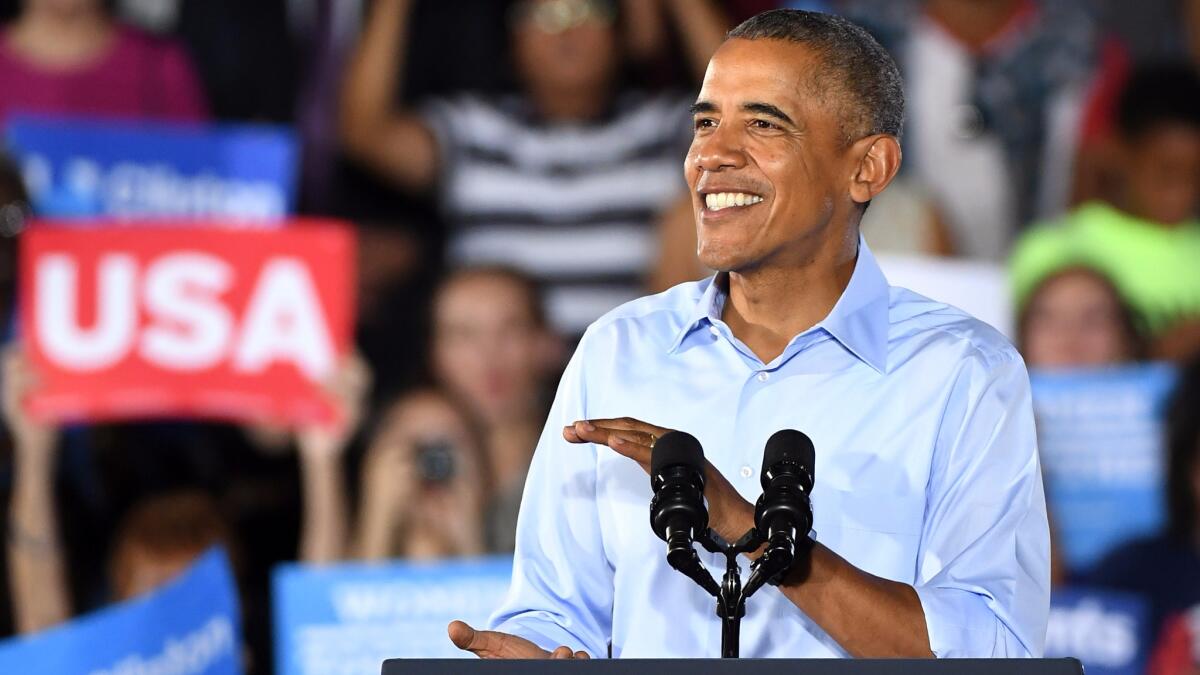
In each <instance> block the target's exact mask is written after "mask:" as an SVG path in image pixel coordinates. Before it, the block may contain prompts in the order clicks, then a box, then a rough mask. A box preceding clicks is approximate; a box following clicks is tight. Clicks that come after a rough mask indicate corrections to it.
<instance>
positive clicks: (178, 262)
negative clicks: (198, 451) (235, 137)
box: [20, 221, 354, 423]
mask: <svg viewBox="0 0 1200 675" xmlns="http://www.w3.org/2000/svg"><path fill="white" fill-rule="evenodd" d="M20 245H21V251H20V275H21V276H20V282H21V287H20V288H21V296H20V297H21V305H20V307H21V315H20V326H21V331H22V339H23V342H24V343H25V345H26V349H27V351H28V353H29V355H30V358H31V359H32V361H33V364H34V366H35V367H36V369H37V373H38V376H39V378H38V379H39V383H38V388H37V390H36V391H35V392H32V393H31V394H30V396H29V398H28V399H27V400H26V405H27V406H28V409H29V411H30V412H31V413H32V414H33V415H34V416H36V417H38V418H40V419H48V420H55V421H63V420H83V421H94V420H100V419H122V418H124V419H127V418H144V417H168V416H169V417H180V416H183V417H207V418H220V419H232V420H267V419H269V420H273V421H276V422H287V423H307V422H323V423H328V422H331V421H333V418H334V408H333V407H332V405H331V404H330V402H329V401H328V400H327V399H326V397H325V395H324V394H323V390H322V388H321V385H320V383H321V382H322V381H324V380H326V379H327V378H329V377H330V376H331V375H332V373H333V370H334V368H335V366H336V365H337V364H338V363H339V361H340V360H341V358H342V357H344V356H345V355H346V354H347V353H348V352H349V351H350V349H351V340H352V337H351V335H352V325H353V308H354V297H353V293H354V285H353V284H354V237H353V232H352V230H351V229H350V228H349V227H347V226H344V225H342V224H340V223H337V222H332V221H293V222H290V223H289V224H288V226H287V227H285V228H282V229H277V230H252V229H244V228H243V229H238V228H231V227H223V226H221V225H220V224H219V223H196V224H189V225H187V226H179V225H167V224H159V223H146V224H144V225H138V226H135V227H130V226H129V225H126V224H122V225H120V226H113V227H105V226H103V225H100V226H95V227H93V226H92V225H89V227H88V228H87V229H80V228H78V227H77V226H70V225H66V224H56V223H49V222H45V221H43V222H40V223H35V224H34V225H33V227H31V228H30V229H29V231H27V232H26V233H25V234H23V235H22V236H21V240H20Z"/></svg>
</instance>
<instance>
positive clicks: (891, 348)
mask: <svg viewBox="0 0 1200 675" xmlns="http://www.w3.org/2000/svg"><path fill="white" fill-rule="evenodd" d="M903 107H904V103H903V93H902V83H901V81H900V76H899V73H898V71H897V69H896V66H895V64H894V62H893V61H892V59H891V57H889V56H888V55H887V53H886V52H885V51H884V50H883V49H882V48H881V47H880V46H879V44H878V43H876V42H875V41H874V40H873V39H872V38H871V37H870V36H869V35H868V34H867V33H866V32H865V31H863V30H862V29H861V28H859V27H857V26H855V25H854V24H852V23H850V22H848V21H846V20H844V19H840V18H836V17H832V16H829V15H824V14H816V13H809V12H801V11H795V10H776V11H771V12H766V13H763V14H760V15H758V16H757V17H754V18H752V19H750V20H749V21H747V22H745V23H743V24H742V25H741V26H739V27H738V28H736V29H734V30H733V31H732V32H731V33H730V35H729V39H728V40H727V41H726V42H725V43H724V44H723V45H722V46H721V47H720V49H718V50H717V52H716V54H715V55H714V56H713V57H712V61H711V63H710V65H709V68H708V72H707V74H706V76H705V79H704V85H703V88H702V89H701V91H700V94H699V98H698V100H697V101H696V103H695V104H694V106H693V111H694V113H695V116H694V128H695V135H694V139H693V141H692V145H691V149H690V151H689V154H688V156H687V159H686V162H685V174H686V177H687V181H688V185H689V187H690V189H691V192H692V201H693V207H694V211H695V214H696V221H697V232H698V237H697V239H698V242H699V246H698V248H699V256H700V259H701V262H703V263H704V264H705V265H706V266H707V267H709V268H712V269H715V270H718V274H717V275H716V276H715V277H714V278H712V279H708V280H705V281H700V282H694V283H687V284H683V285H680V286H676V287H675V288H673V289H671V290H669V291H667V292H666V293H663V294H660V295H656V296H652V297H649V298H643V299H641V300H637V301H634V302H631V303H628V304H626V305H624V306H622V307H620V308H618V309H617V310H614V311H613V312H610V313H609V314H607V315H606V316H605V317H603V318H602V319H600V320H599V321H597V322H596V323H594V324H593V325H592V326H591V327H590V328H589V329H588V331H587V333H586V334H585V335H584V337H583V339H582V341H581V343H580V345H579V348H578V350H577V351H576V353H575V356H574V358H573V359H572V361H571V363H570V364H569V365H568V367H567V371H566V373H565V374H564V376H563V379H562V382H561V384H560V386H559V390H558V394H557V399H556V401H555V404H554V406H553V408H552V410H551V412H550V419H549V421H548V423H547V426H546V430H545V431H544V433H543V435H542V437H541V440H540V443H539V446H538V449H537V451H536V454H535V457H534V461H533V466H532V468H531V469H530V473H529V478H528V480H527V482H526V487H525V494H524V501H523V504H522V510H521V515H520V518H519V521H518V525H517V551H516V557H515V567H514V570H513V584H512V588H511V591H510V593H509V596H508V598H507V600H506V602H505V603H504V604H503V605H502V607H501V608H500V609H499V610H498V611H497V613H496V615H495V616H494V617H493V624H494V625H493V628H494V631H476V630H474V629H473V628H471V627H470V626H468V625H466V624H464V623H461V622H455V623H452V624H451V626H450V637H451V639H452V640H453V641H454V643H455V644H456V645H458V646H459V647H461V648H463V649H467V650H470V651H472V652H474V653H476V654H478V655H480V656H483V657H492V658H537V657H542V658H545V657H555V658H585V657H589V656H602V655H604V654H606V653H608V652H609V651H610V650H611V654H612V656H614V657H645V656H715V655H716V654H717V653H718V652H717V649H718V647H717V646H718V643H719V635H720V622H719V621H717V620H716V619H715V618H714V617H713V610H712V608H713V604H712V602H713V601H712V598H710V597H709V596H708V595H707V594H706V593H705V592H704V591H703V590H702V589H700V588H699V587H698V586H697V585H695V584H694V583H693V582H692V581H691V580H690V579H687V578H685V577H684V576H683V575H681V574H679V573H677V572H676V571H675V570H673V569H672V568H671V567H670V566H669V565H668V564H667V561H666V560H665V556H664V555H663V544H662V542H661V541H660V540H658V539H657V538H656V536H655V535H654V533H653V532H652V531H651V528H650V527H649V525H648V523H647V522H646V521H647V518H646V510H647V505H648V504H649V502H650V498H651V490H650V486H649V482H650V481H649V480H648V478H647V475H646V470H647V468H648V466H649V459H650V454H651V449H652V447H653V446H654V444H655V443H656V442H657V439H658V438H660V437H661V436H662V435H663V434H665V433H667V432H668V431H669V430H670V429H681V430H685V431H688V432H690V433H692V434H694V435H695V436H696V437H697V438H698V439H699V440H700V441H701V443H702V444H703V446H704V448H705V450H706V455H707V461H708V464H707V466H706V484H705V488H704V496H705V498H706V500H707V504H708V509H709V514H710V520H709V524H710V526H711V527H712V529H713V530H715V531H716V533H717V534H719V535H720V536H721V537H723V538H725V539H726V540H730V541H732V540H736V539H738V538H739V537H740V536H741V535H742V534H743V533H745V532H746V531H747V530H749V529H750V528H751V527H752V526H753V525H754V506H753V500H754V499H755V498H756V497H757V494H758V492H759V489H760V488H759V487H758V486H759V480H760V479H759V476H758V475H757V473H758V467H759V466H760V465H761V462H762V450H761V448H763V445H764V442H765V440H766V439H767V438H768V437H769V436H771V435H772V434H773V433H774V432H775V431H776V430H779V429H783V428H793V429H800V430H803V431H804V432H805V433H807V434H808V436H810V437H811V438H812V440H813V442H814V444H815V446H816V448H817V459H816V466H817V471H816V484H815V487H814V489H813V491H812V508H813V512H814V517H815V526H814V528H813V531H812V532H810V534H809V536H810V538H811V539H812V540H814V543H813V544H812V547H811V549H810V552H809V553H808V554H807V555H802V556H801V557H802V559H803V564H801V565H799V566H797V567H795V568H793V569H792V571H791V572H790V573H789V574H788V575H787V576H786V577H785V578H784V579H783V581H782V583H781V585H780V586H779V587H778V588H771V587H767V588H764V589H762V590H761V591H759V593H758V594H757V595H756V596H755V597H754V598H753V599H752V601H751V602H750V604H749V610H748V614H747V616H746V618H745V621H744V623H743V631H742V636H741V654H742V656H749V657H829V656H857V657H922V656H926V657H927V656H938V657H1000V656H1038V655H1040V654H1041V652H1042V649H1043V642H1044V639H1045V630H1046V622H1047V616H1048V612H1049V576H1050V574H1049V568H1050V561H1049V533H1048V528H1047V523H1046V507H1045V498H1044V494H1043V490H1042V483H1041V473H1040V468H1039V465H1038V456H1037V448H1036V441H1035V435H1034V425H1033V411H1032V407H1031V402H1030V390H1029V380H1028V376H1027V375H1026V372H1025V367H1024V364H1023V363H1022V361H1021V358H1020V356H1019V355H1018V354H1017V352H1016V350H1015V349H1014V348H1013V347H1012V346H1011V345H1010V344H1009V343H1008V342H1007V341H1006V340H1005V339H1004V338H1003V337H1001V336H1000V335H999V334H998V333H997V332H996V331H994V330H993V329H991V328H990V327H988V326H986V325H985V324H983V323H981V322H979V321H978V320H976V319H973V318H971V317H970V316H967V315H966V314H964V313H963V312H961V311H959V310H956V309H954V308H951V307H948V306H946V305H943V304H940V303H937V302H933V301H931V300H928V299H926V298H923V297H921V296H918V295H916V294H914V293H912V292H910V291H907V290H904V289H900V288H892V287H889V285H888V283H887V281H886V279H884V277H883V274H882V273H881V271H880V270H879V267H878V265H877V264H876V262H875V260H874V257H873V256H872V254H871V252H870V250H869V249H868V248H867V247H866V245H865V243H864V242H863V240H862V238H861V237H860V235H859V221H860V219H861V218H862V214H863V211H864V210H865V209H866V207H867V205H868V203H869V202H870V201H871V199H872V198H873V197H875V196H876V195H878V194H879V193H880V192H882V191H883V189H884V188H885V187H887V185H888V184H889V183H890V182H891V180H892V178H893V177H894V176H895V174H896V171H897V170H898V169H899V166H900V145H899V137H900V132H901V124H902V119H903ZM634 418H640V419H634ZM640 420H650V421H652V422H653V423H648V422H644V421H640ZM603 446H607V448H606V447H603ZM610 449H611V450H610ZM613 451H615V452H613ZM631 459H632V460H634V461H630V460H631ZM757 555H758V553H757V552H755V553H751V554H750V557H751V558H754V557H756V556H757ZM705 562H706V563H707V564H708V565H709V567H710V568H715V567H717V566H718V565H719V564H720V561H719V560H718V558H717V557H716V556H709V555H708V554H705Z"/></svg>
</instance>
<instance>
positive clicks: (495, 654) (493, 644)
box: [447, 621, 591, 659]
mask: <svg viewBox="0 0 1200 675" xmlns="http://www.w3.org/2000/svg"><path fill="white" fill-rule="evenodd" d="M447 631H448V632H449V633H450V641H451V642H453V643H454V646H455V647H458V648H459V649H462V650H464V651H468V652H471V653H472V654H474V655H475V656H478V657H479V658H481V659H589V658H591V657H590V656H588V653H587V652H572V651H571V648H570V647H559V648H557V649H555V650H554V651H552V652H548V651H546V650H545V649H542V648H541V647H539V646H537V645H535V644H533V643H532V642H530V641H529V640H526V639H525V638H523V637H517V636H516V635H509V634H508V633H498V632H496V631H491V630H475V629H474V628H471V627H470V626H468V625H467V624H465V623H463V622H462V621H451V622H450V626H449V627H448V628H447Z"/></svg>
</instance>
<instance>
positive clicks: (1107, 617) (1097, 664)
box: [1046, 588, 1150, 675]
mask: <svg viewBox="0 0 1200 675" xmlns="http://www.w3.org/2000/svg"><path fill="white" fill-rule="evenodd" d="M1149 638H1150V636H1149V618H1148V613H1147V608H1146V604H1145V602H1144V601H1143V600H1142V599H1141V598H1140V597H1139V596H1137V595H1131V594H1127V593H1114V592H1108V591H1102V590H1098V589H1087V588H1056V589H1054V593H1053V594H1052V596H1051V599H1050V622H1049V624H1048V626H1047V628H1046V656H1047V657H1068V656H1069V657H1074V658H1077V659H1079V660H1080V661H1082V662H1083V665H1084V669H1085V672H1087V673H1088V675H1141V674H1142V672H1144V671H1143V668H1144V666H1145V664H1146V659H1147V658H1148V656H1149V654H1148V652H1149V644H1148V643H1149Z"/></svg>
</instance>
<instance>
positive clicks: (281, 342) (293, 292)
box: [233, 258, 333, 380]
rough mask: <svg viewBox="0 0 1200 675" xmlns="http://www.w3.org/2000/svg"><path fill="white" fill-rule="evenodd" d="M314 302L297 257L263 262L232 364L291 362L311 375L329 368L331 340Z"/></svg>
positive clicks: (256, 368)
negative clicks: (264, 263)
mask: <svg viewBox="0 0 1200 675" xmlns="http://www.w3.org/2000/svg"><path fill="white" fill-rule="evenodd" d="M319 306H320V303H319V302H318V300H317V289H316V288H315V287H314V286H313V283H312V277H311V276H309V274H308V268H307V267H305V266H304V263H303V262H301V261H299V260H296V259H294V258H276V259H274V260H270V261H268V262H267V264H266V266H265V267H263V271H262V275H261V276H260V277H259V279H258V283H257V284H256V285H255V288H254V294H253V295H252V296H251V297H250V305H249V306H248V307H247V308H246V321H245V323H244V325H243V329H242V331H243V332H242V338H241V340H240V341H239V342H238V346H237V351H236V352H235V353H234V357H233V366H234V368H236V369H237V370H241V371H245V372H251V373H253V372H260V371H262V370H264V369H266V368H267V366H270V365H271V364H273V363H275V362H277V361H291V362H293V363H295V364H296V365H297V366H298V367H299V368H300V370H301V371H302V372H303V373H305V374H306V375H308V376H309V377H310V378H312V379H314V380H315V379H319V378H320V377H321V376H322V375H324V374H325V373H328V372H330V371H332V370H333V345H332V340H330V337H329V331H328V330H326V325H327V324H326V322H325V320H324V318H323V317H322V316H321V315H320V313H319V311H318V310H317V308H318V307H319Z"/></svg>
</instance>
